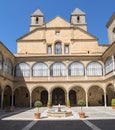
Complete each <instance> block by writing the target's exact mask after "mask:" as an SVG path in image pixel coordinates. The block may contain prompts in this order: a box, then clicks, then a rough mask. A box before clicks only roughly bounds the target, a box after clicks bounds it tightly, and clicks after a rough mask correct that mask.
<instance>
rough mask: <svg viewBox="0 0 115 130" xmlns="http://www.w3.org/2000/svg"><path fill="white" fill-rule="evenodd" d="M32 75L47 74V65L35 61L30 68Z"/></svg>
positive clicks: (41, 75) (40, 75)
mask: <svg viewBox="0 0 115 130" xmlns="http://www.w3.org/2000/svg"><path fill="white" fill-rule="evenodd" d="M32 72H33V76H34V77H43V76H48V66H47V65H46V64H45V63H42V62H39V63H36V64H35V65H34V66H33V68H32Z"/></svg>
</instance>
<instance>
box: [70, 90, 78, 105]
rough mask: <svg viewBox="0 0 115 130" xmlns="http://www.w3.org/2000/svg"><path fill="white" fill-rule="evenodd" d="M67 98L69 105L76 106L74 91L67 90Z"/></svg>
mask: <svg viewBox="0 0 115 130" xmlns="http://www.w3.org/2000/svg"><path fill="white" fill-rule="evenodd" d="M69 100H70V106H76V100H77V98H76V91H75V90H70V91H69Z"/></svg>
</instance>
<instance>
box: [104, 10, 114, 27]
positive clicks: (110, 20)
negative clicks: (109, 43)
mask: <svg viewBox="0 0 115 130" xmlns="http://www.w3.org/2000/svg"><path fill="white" fill-rule="evenodd" d="M113 20H115V12H113V14H112V16H111V17H110V19H109V21H108V22H107V24H106V27H107V28H108V27H109V26H110V24H111V23H112V22H113Z"/></svg>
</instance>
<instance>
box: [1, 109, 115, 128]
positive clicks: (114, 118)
mask: <svg viewBox="0 0 115 130" xmlns="http://www.w3.org/2000/svg"><path fill="white" fill-rule="evenodd" d="M70 110H71V111H72V114H73V115H72V116H69V117H62V118H57V117H47V111H48V108H45V107H43V108H40V112H41V113H42V115H41V119H39V120H36V119H34V112H36V109H27V108H24V109H22V108H21V109H20V108H16V109H15V111H14V112H4V111H2V110H0V130H7V129H9V130H64V129H66V130H114V129H115V110H113V109H112V108H111V107H106V108H105V107H88V108H86V107H84V108H83V111H84V112H85V114H86V117H85V118H84V119H80V118H79V116H78V112H79V111H80V107H72V108H70Z"/></svg>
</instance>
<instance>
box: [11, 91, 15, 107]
mask: <svg viewBox="0 0 115 130" xmlns="http://www.w3.org/2000/svg"><path fill="white" fill-rule="evenodd" d="M11 106H12V107H13V106H14V91H12V102H11Z"/></svg>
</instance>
